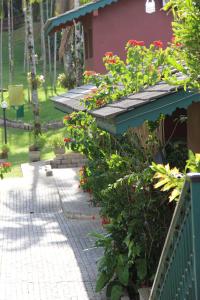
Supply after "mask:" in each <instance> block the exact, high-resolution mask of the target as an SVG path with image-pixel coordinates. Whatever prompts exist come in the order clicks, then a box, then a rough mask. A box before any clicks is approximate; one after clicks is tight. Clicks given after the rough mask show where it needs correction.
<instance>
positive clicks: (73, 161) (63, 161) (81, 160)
mask: <svg viewBox="0 0 200 300" xmlns="http://www.w3.org/2000/svg"><path fill="white" fill-rule="evenodd" d="M86 163H87V158H86V157H85V156H84V155H83V154H80V153H75V152H71V153H66V154H59V155H56V157H55V158H54V159H53V160H52V161H50V165H51V167H52V169H62V168H77V167H82V166H84V165H85V164H86Z"/></svg>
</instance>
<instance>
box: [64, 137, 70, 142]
mask: <svg viewBox="0 0 200 300" xmlns="http://www.w3.org/2000/svg"><path fill="white" fill-rule="evenodd" d="M71 141H72V140H71V139H70V138H64V142H65V143H70V142H71Z"/></svg>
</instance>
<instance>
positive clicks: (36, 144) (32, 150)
mask: <svg viewBox="0 0 200 300" xmlns="http://www.w3.org/2000/svg"><path fill="white" fill-rule="evenodd" d="M44 143H45V139H44V138H43V137H41V136H40V137H34V141H33V143H32V144H31V145H30V146H29V160H30V162H36V161H39V160H40V153H41V149H42V147H43V146H44Z"/></svg>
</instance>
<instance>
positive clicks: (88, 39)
mask: <svg viewBox="0 0 200 300" xmlns="http://www.w3.org/2000/svg"><path fill="white" fill-rule="evenodd" d="M84 38H85V59H88V58H92V57H93V33H92V29H91V28H90V29H88V30H87V31H85V32H84Z"/></svg>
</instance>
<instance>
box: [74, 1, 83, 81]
mask: <svg viewBox="0 0 200 300" xmlns="http://www.w3.org/2000/svg"><path fill="white" fill-rule="evenodd" d="M79 6H80V1H79V0H74V8H77V7H79ZM74 26H75V63H76V84H77V85H78V86H79V85H81V84H82V77H83V62H84V59H83V31H82V25H81V23H80V22H78V23H74Z"/></svg>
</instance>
